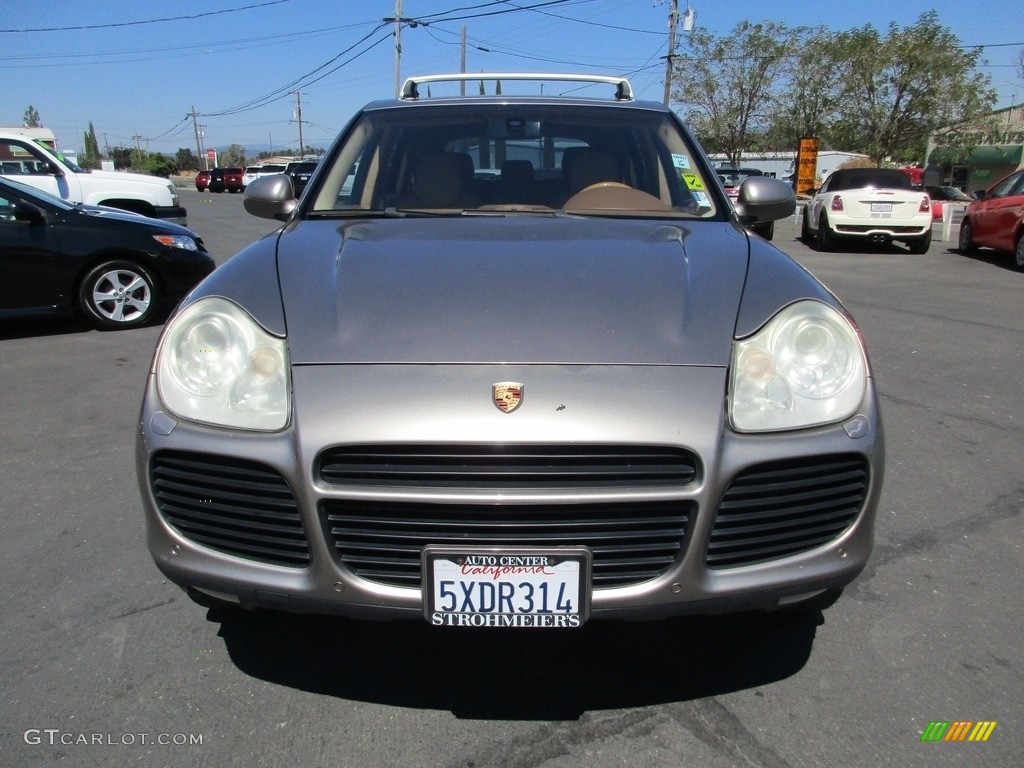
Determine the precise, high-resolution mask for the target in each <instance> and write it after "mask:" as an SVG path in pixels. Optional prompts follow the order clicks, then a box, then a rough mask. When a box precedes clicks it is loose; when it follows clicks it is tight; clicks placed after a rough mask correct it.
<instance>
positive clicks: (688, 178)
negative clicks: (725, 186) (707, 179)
mask: <svg viewBox="0 0 1024 768" xmlns="http://www.w3.org/2000/svg"><path fill="white" fill-rule="evenodd" d="M679 176H680V178H681V179H682V180H683V181H685V182H686V188H687V189H690V190H696V189H704V182H703V181H702V180H701V178H700V176H698V175H697V174H696V173H681V174H679Z"/></svg>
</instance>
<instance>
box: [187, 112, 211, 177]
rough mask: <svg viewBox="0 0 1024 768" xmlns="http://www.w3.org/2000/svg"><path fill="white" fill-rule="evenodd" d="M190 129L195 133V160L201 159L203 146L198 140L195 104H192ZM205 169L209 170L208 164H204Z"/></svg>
mask: <svg viewBox="0 0 1024 768" xmlns="http://www.w3.org/2000/svg"><path fill="white" fill-rule="evenodd" d="M191 115H192V130H193V131H195V133H196V155H197V158H196V159H197V160H201V159H202V157H203V146H202V144H201V143H200V141H199V122H198V121H197V120H196V105H195V104H193V105H192V112H191ZM206 170H210V166H206Z"/></svg>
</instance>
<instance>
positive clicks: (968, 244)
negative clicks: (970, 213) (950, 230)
mask: <svg viewBox="0 0 1024 768" xmlns="http://www.w3.org/2000/svg"><path fill="white" fill-rule="evenodd" d="M957 250H958V251H960V253H974V252H975V251H977V250H978V246H977V244H976V243H975V242H974V233H973V232H972V231H971V220H970V219H964V220H963V221H962V222H961V223H960V238H959V240H958V241H957Z"/></svg>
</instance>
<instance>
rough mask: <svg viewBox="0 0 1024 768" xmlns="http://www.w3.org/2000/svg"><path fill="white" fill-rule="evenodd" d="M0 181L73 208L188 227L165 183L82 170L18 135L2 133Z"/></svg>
mask: <svg viewBox="0 0 1024 768" xmlns="http://www.w3.org/2000/svg"><path fill="white" fill-rule="evenodd" d="M0 176H13V177H14V178H16V179H17V180H18V181H20V182H21V183H23V184H27V185H28V186H30V187H35V188H36V189H39V190H42V191H43V192H49V193H50V194H51V195H57V196H58V197H62V198H64V199H65V200H67V201H68V202H71V203H86V204H88V205H107V206H110V207H112V208H120V209H122V210H125V211H133V212H134V213H141V214H142V215H143V216H150V217H152V218H154V219H162V220H164V221H171V222H174V223H175V224H181V225H183V226H184V225H185V224H186V215H187V211H186V210H185V209H184V208H182V207H181V205H179V194H178V189H177V187H175V186H174V185H173V184H172V183H170V182H169V181H167V179H161V178H157V177H156V176H147V175H145V174H142V173H127V172H124V171H91V170H86V169H84V168H80V167H79V166H77V165H76V164H75V163H74V162H72V161H71V160H69V159H68V158H66V157H65V156H64V155H63V154H61V153H59V152H55V151H53V150H52V149H51V148H50V147H48V146H46V145H44V144H42V143H40V142H37V141H34V140H33V139H30V138H29V137H28V136H24V135H22V134H20V133H6V132H0Z"/></svg>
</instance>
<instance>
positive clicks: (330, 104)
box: [0, 0, 1024, 157]
mask: <svg viewBox="0 0 1024 768" xmlns="http://www.w3.org/2000/svg"><path fill="white" fill-rule="evenodd" d="M2 5H3V6H4V7H5V10H6V12H5V13H3V14H0V82H2V83H3V88H2V91H0V93H2V98H0V125H20V124H21V123H22V119H23V116H24V114H25V110H26V109H27V108H28V107H29V105H31V106H33V107H34V108H35V109H36V110H38V112H39V115H40V117H41V121H42V124H43V125H44V126H45V127H47V128H49V129H51V130H52V131H53V132H54V133H55V134H56V136H57V138H58V146H59V148H60V149H62V150H78V151H81V147H82V136H83V134H84V132H85V131H86V130H87V128H88V126H89V123H90V122H92V124H93V126H94V127H95V130H96V134H97V138H98V140H99V145H100V148H101V150H102V149H104V148H105V147H117V146H124V147H134V146H136V145H138V146H140V147H141V148H142V149H143V150H147V151H151V152H165V153H168V154H172V155H173V154H174V152H176V151H177V149H178V148H179V147H188V148H191V149H192V151H193V152H195V151H196V137H195V130H196V128H195V126H198V127H199V129H200V130H201V131H202V142H203V146H204V148H208V147H218V148H226V147H227V146H228V145H230V144H240V145H242V146H243V147H246V149H247V152H248V154H249V156H250V157H255V155H256V153H257V152H259V151H262V150H266V149H273V150H277V151H281V150H286V149H297V148H298V146H299V122H298V121H297V120H296V119H295V118H296V110H297V105H301V114H302V123H301V126H302V139H303V143H305V144H307V145H314V146H326V145H327V144H328V143H330V141H331V140H332V139H333V138H334V137H335V135H336V134H337V133H338V132H339V131H340V130H341V128H343V127H344V125H345V123H346V122H347V121H348V120H349V119H350V118H351V117H352V115H353V114H354V113H355V112H356V111H357V110H358V109H359V108H360V107H361V106H362V105H363V104H365V103H367V102H369V101H373V100H375V99H379V98H390V97H391V96H393V95H394V90H395V65H396V60H395V59H396V57H395V39H394V35H393V30H394V24H385V23H384V21H383V20H384V19H385V18H392V19H393V18H394V17H395V16H396V11H397V2H396V0H174V2H164V1H163V0H147V2H138V1H137V0H91V2H86V1H84V0H34V2H31V3H17V4H16V5H15V4H14V3H13V0H3V2H2ZM687 5H688V6H689V7H690V9H691V10H693V11H694V12H695V13H696V24H697V26H698V27H701V28H704V29H706V30H708V31H710V32H712V33H713V34H715V35H719V36H724V35H726V34H728V32H729V31H730V30H731V29H733V27H734V26H735V25H736V24H737V23H739V22H740V21H743V20H748V21H751V22H766V21H776V22H782V23H784V24H786V25H787V26H790V27H796V26H818V25H823V26H826V27H828V28H829V29H831V30H832V31H836V32H838V31H842V30H847V29H853V28H858V27H862V26H865V25H867V24H870V25H872V26H874V27H875V28H876V29H878V30H879V31H882V32H884V31H885V30H887V29H888V28H889V26H890V24H896V25H897V26H899V27H907V26H912V25H913V24H914V23H915V22H916V21H917V20H918V18H919V17H920V15H921V13H923V12H924V11H927V10H931V9H932V8H935V9H936V10H937V11H938V15H939V22H940V24H942V25H943V26H945V27H947V28H948V29H950V30H951V31H952V32H953V34H954V35H955V36H956V37H957V38H958V39H959V41H960V43H961V44H963V45H965V46H971V47H973V46H985V48H984V51H983V54H982V58H983V59H984V60H985V61H986V65H985V66H983V67H981V71H982V72H984V73H986V74H988V75H989V76H990V77H991V84H992V88H994V89H995V90H996V91H997V93H998V94H999V101H998V104H997V107H1007V106H1010V104H1016V103H1021V102H1024V82H1022V81H1021V80H1020V78H1019V76H1018V75H1017V72H1016V70H1015V68H1014V66H1013V63H1014V61H1015V59H1016V57H1017V56H1018V54H1019V53H1020V51H1021V49H1022V48H1024V2H1022V1H1021V0H973V1H972V2H963V1H961V0H954V2H945V3H940V4H937V5H936V4H932V3H926V2H914V1H913V0H902V1H901V2H892V0H857V2H831V1H830V2H817V3H810V2H807V0H774V1H772V2H767V1H766V0H689V2H687V0H678V6H679V10H680V13H682V12H683V10H685V8H686V7H687ZM670 10H671V3H670V0H514V2H507V1H502V0H401V16H402V17H403V18H409V19H415V20H417V21H418V22H419V23H417V24H416V26H411V25H410V26H406V27H404V28H403V30H402V33H401V44H402V52H401V58H400V76H401V78H402V79H403V80H404V78H405V77H407V76H410V75H423V74H433V73H449V72H458V71H459V68H460V50H461V45H460V38H461V33H462V28H463V26H465V29H466V38H467V46H466V71H467V72H510V71H528V72H582V73H586V74H611V75H627V76H628V77H629V79H630V81H631V82H632V84H633V88H634V91H635V92H636V94H637V97H638V98H641V99H651V100H654V101H660V100H661V98H662V95H663V88H664V77H665V60H664V58H663V57H664V56H665V54H666V53H667V48H668V18H669V13H670ZM685 36H686V33H685V32H683V31H681V30H680V32H679V45H678V48H677V53H680V54H683V53H685V46H686V41H685ZM822 76H823V77H824V76H828V73H822ZM193 110H194V111H195V113H196V117H195V119H193V117H192V112H193ZM194 123H195V126H194Z"/></svg>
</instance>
